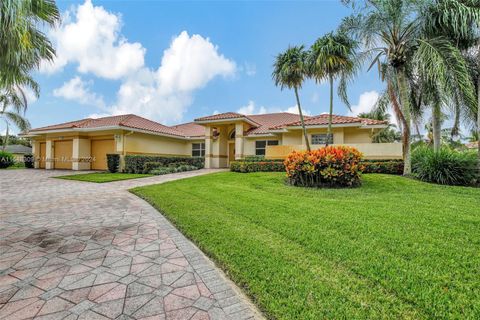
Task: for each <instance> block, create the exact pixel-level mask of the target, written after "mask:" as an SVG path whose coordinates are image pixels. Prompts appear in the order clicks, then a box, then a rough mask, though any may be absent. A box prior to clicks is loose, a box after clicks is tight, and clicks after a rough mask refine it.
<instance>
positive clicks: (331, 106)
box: [325, 76, 333, 146]
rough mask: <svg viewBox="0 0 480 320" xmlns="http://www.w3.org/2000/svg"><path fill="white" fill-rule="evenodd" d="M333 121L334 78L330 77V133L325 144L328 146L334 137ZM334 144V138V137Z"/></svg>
mask: <svg viewBox="0 0 480 320" xmlns="http://www.w3.org/2000/svg"><path fill="white" fill-rule="evenodd" d="M332 121H333V77H332V76H330V110H329V113H328V131H327V142H326V143H325V145H326V146H328V144H329V142H330V137H332ZM332 142H333V137H332Z"/></svg>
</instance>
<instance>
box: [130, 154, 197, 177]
mask: <svg viewBox="0 0 480 320" xmlns="http://www.w3.org/2000/svg"><path fill="white" fill-rule="evenodd" d="M147 162H155V163H160V164H161V165H160V166H161V167H167V166H168V165H170V164H175V163H179V162H181V163H186V164H188V165H191V166H195V167H196V168H197V169H201V168H203V166H204V164H205V159H204V158H201V157H192V158H191V157H165V156H149V155H126V156H125V172H128V173H145V163H147Z"/></svg>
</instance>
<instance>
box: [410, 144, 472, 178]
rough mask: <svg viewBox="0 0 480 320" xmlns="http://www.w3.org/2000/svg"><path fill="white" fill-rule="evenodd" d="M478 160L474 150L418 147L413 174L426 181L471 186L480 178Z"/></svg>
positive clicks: (414, 157) (415, 153) (413, 159)
mask: <svg viewBox="0 0 480 320" xmlns="http://www.w3.org/2000/svg"><path fill="white" fill-rule="evenodd" d="M477 161H478V160H477V156H476V154H475V153H474V152H460V151H456V150H452V149H449V148H442V149H440V151H438V152H435V151H434V150H433V149H432V148H428V147H418V148H417V149H415V150H414V151H413V153H412V174H413V176H414V177H416V178H417V179H419V180H422V181H425V182H433V183H438V184H445V185H457V186H470V185H474V184H476V183H478V182H479V180H480V173H479V172H478V169H477Z"/></svg>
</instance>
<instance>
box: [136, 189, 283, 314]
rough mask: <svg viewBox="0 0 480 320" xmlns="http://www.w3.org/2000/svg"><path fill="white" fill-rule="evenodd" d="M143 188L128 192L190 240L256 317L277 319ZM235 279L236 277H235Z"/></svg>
mask: <svg viewBox="0 0 480 320" xmlns="http://www.w3.org/2000/svg"><path fill="white" fill-rule="evenodd" d="M174 181H177V180H174ZM174 181H168V182H164V183H160V184H166V183H171V182H174ZM150 186H152V185H148V186H142V187H150ZM142 187H135V188H132V189H128V192H130V193H131V194H133V195H135V196H136V197H138V198H140V199H142V200H143V201H145V202H146V203H148V204H149V205H150V206H151V207H153V208H154V209H155V211H157V213H158V214H160V215H162V216H163V217H164V218H165V219H166V220H167V221H168V222H169V223H170V224H172V225H173V226H174V227H175V228H176V229H177V230H178V231H180V233H181V234H182V235H183V236H184V237H185V238H186V239H188V241H190V242H191V243H192V244H193V246H194V247H195V248H197V249H198V250H199V251H200V252H201V253H202V255H203V256H204V257H205V258H206V259H207V261H209V262H210V263H212V264H213V265H214V266H215V268H216V269H217V271H218V272H219V274H220V275H221V277H222V278H223V279H224V280H225V281H226V282H227V283H228V284H229V285H230V286H231V287H232V289H233V290H234V291H235V292H236V293H237V294H238V295H239V296H240V297H242V298H243V300H244V301H245V302H246V304H247V305H249V306H250V307H251V309H252V310H254V311H255V315H256V316H258V318H259V319H275V318H274V317H273V316H272V315H271V314H269V313H268V312H267V310H265V309H264V308H262V306H261V305H260V304H258V300H257V299H256V297H255V296H254V295H253V294H252V293H251V292H250V290H248V286H246V285H245V284H243V283H240V282H238V281H235V280H234V279H232V278H231V277H230V276H229V275H230V273H229V270H228V268H226V266H225V264H223V263H222V262H221V261H219V260H218V259H216V258H215V257H214V255H213V254H212V252H210V251H209V250H207V249H206V248H204V247H203V246H202V245H200V244H199V243H197V241H195V239H193V238H192V237H190V236H189V235H188V234H187V233H186V232H185V230H184V229H183V228H182V227H181V226H179V225H178V224H177V223H175V221H173V220H172V219H170V218H169V217H168V215H166V214H164V212H163V210H162V209H161V208H158V207H157V206H156V205H155V204H154V203H153V201H150V199H149V198H148V197H143V196H142V195H141V194H140V192H139V191H138V189H140V188H142ZM233 278H235V277H233Z"/></svg>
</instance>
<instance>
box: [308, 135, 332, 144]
mask: <svg viewBox="0 0 480 320" xmlns="http://www.w3.org/2000/svg"><path fill="white" fill-rule="evenodd" d="M312 144H327V134H325V133H322V134H312ZM328 144H333V134H332V135H331V136H330V139H329V141H328Z"/></svg>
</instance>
